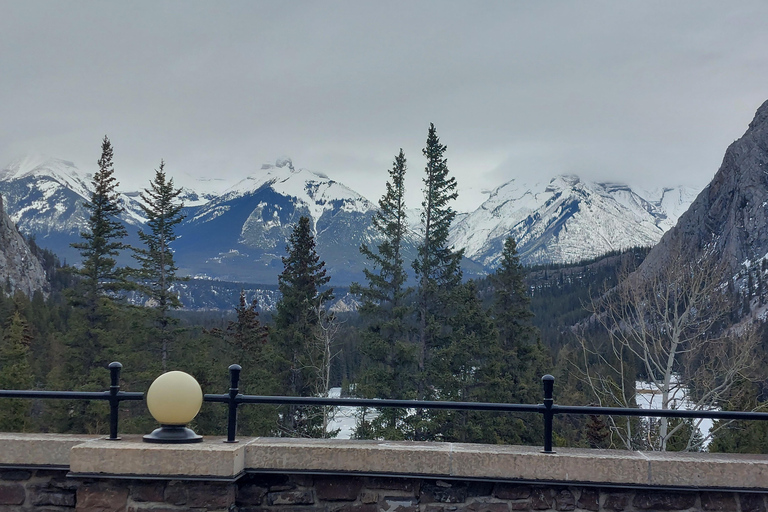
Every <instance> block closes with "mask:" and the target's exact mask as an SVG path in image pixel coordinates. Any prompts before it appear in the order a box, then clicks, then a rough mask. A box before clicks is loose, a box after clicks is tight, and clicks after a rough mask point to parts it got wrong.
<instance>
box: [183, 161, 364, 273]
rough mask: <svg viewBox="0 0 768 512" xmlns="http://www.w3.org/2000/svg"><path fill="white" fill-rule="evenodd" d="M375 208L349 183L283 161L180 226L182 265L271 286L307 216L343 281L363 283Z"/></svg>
mask: <svg viewBox="0 0 768 512" xmlns="http://www.w3.org/2000/svg"><path fill="white" fill-rule="evenodd" d="M374 211H375V206H374V204H373V203H371V202H370V201H368V200H367V199H366V198H364V197H363V196H361V195H360V194H358V193H357V192H355V191H353V190H351V189H349V188H348V187H346V186H344V185H343V184H341V183H338V182H336V181H333V180H331V179H330V178H328V177H327V176H324V175H321V174H318V173H313V172H311V171H308V170H306V169H295V168H294V167H293V164H292V162H291V161H290V159H280V160H278V161H277V162H276V164H275V165H271V164H267V165H264V166H262V168H261V170H260V172H257V173H255V174H253V175H251V176H249V177H248V178H246V179H244V180H242V181H240V182H239V183H237V184H235V185H234V186H233V187H231V188H230V189H228V190H227V191H226V192H224V194H222V195H221V196H220V197H218V198H216V199H214V200H212V201H211V202H209V203H208V204H206V205H204V206H202V207H200V208H199V209H197V210H196V211H195V213H194V214H192V215H191V216H190V217H189V218H188V219H187V221H186V222H184V223H183V224H182V225H180V226H179V234H180V237H179V241H178V245H177V247H178V253H179V261H180V268H184V269H185V271H186V272H188V273H189V274H191V275H208V276H213V275H216V276H225V277H226V279H230V280H246V279H249V278H250V279H253V278H254V276H258V278H259V279H261V280H262V281H259V282H271V281H272V280H275V279H276V276H277V274H278V273H279V272H280V270H281V269H282V262H281V260H280V258H281V257H282V256H284V254H285V246H286V243H287V241H288V239H289V237H290V235H291V232H292V231H293V228H294V226H295V225H296V223H297V222H298V220H299V218H300V217H301V216H307V217H309V218H310V221H311V223H312V227H313V231H314V235H315V241H316V244H317V252H318V254H319V255H320V257H321V259H324V260H325V261H326V263H327V266H328V267H327V268H328V271H329V273H330V274H331V275H333V276H334V279H335V281H336V282H339V281H341V282H348V280H350V279H357V280H359V279H360V278H361V277H362V269H363V267H364V264H365V261H364V258H363V257H362V256H361V255H360V252H359V247H360V244H361V243H363V242H365V243H370V242H371V241H372V240H373V238H374V237H375V233H374V232H373V229H372V227H371V216H372V215H373V212H374ZM185 252H186V255H185V254H184V253H185ZM190 256H191V257H190ZM246 276H248V277H246Z"/></svg>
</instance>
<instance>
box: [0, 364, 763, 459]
mask: <svg viewBox="0 0 768 512" xmlns="http://www.w3.org/2000/svg"><path fill="white" fill-rule="evenodd" d="M122 367H123V365H122V364H120V363H117V362H114V363H111V364H110V365H109V371H110V380H111V384H110V387H109V390H108V391H38V390H29V391H27V390H23V391H22V390H0V398H20V399H54V400H56V399H58V400H106V401H108V402H109V405H110V421H109V438H108V439H111V440H118V439H120V438H119V437H118V406H119V404H120V402H122V401H126V400H143V399H144V393H134V392H125V391H120V371H121V369H122ZM241 371H242V368H241V367H240V365H237V364H233V365H231V366H230V367H229V375H230V387H229V392H228V393H226V394H206V395H204V396H203V400H204V401H206V402H214V403H224V404H227V406H228V409H229V415H228V420H227V441H226V442H228V443H236V442H237V439H236V436H237V409H238V407H239V406H240V405H243V404H269V405H294V406H298V405H304V406H318V407H338V406H346V407H370V408H373V409H383V408H398V409H443V410H445V409H449V410H459V411H488V412H506V413H511V412H524V413H536V414H541V415H542V416H543V418H544V450H543V451H544V452H545V453H554V451H553V450H552V437H553V436H552V421H553V418H554V417H555V415H558V414H561V415H569V414H577V415H595V416H640V417H651V418H692V419H701V418H706V419H713V420H750V421H754V420H757V421H768V412H744V411H702V410H696V411H685V410H679V409H640V408H629V407H596V406H574V405H555V403H554V399H553V396H552V394H553V388H554V382H555V378H554V377H553V376H551V375H545V376H544V377H542V379H541V380H542V384H543V386H544V402H543V403H542V404H506V403H487V402H447V401H435V400H432V401H429V400H388V399H378V398H376V399H371V398H323V397H304V396H261V395H244V394H242V393H240V389H239V382H240V372H241Z"/></svg>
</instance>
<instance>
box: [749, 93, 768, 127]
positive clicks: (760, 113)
mask: <svg viewBox="0 0 768 512" xmlns="http://www.w3.org/2000/svg"><path fill="white" fill-rule="evenodd" d="M767 122H768V100H766V101H765V102H764V103H763V104H762V105H760V107H759V108H758V109H757V112H755V117H754V119H752V122H751V123H749V129H750V130H752V129H755V128H757V127H758V126H760V125H762V124H764V123H767Z"/></svg>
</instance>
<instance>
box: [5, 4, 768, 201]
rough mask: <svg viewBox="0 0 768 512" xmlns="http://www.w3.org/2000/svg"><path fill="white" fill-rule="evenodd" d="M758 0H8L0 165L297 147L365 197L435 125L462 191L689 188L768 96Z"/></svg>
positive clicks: (245, 153)
mask: <svg viewBox="0 0 768 512" xmlns="http://www.w3.org/2000/svg"><path fill="white" fill-rule="evenodd" d="M767 20H768V2H765V1H763V0H758V1H754V2H748V1H733V2H723V1H716V2H706V1H702V0H696V1H675V2H668V1H660V2H640V1H632V2H616V1H606V2H600V1H572V2H571V1H569V2H561V1H547V2H533V1H529V2H515V1H511V0H503V1H498V2H493V1H447V0H436V1H417V0H407V1H403V2H397V1H390V0H388V1H359V0H357V1H344V2H340V1H339V2H332V1H322V2H321V1H308V2H307V1H295V0H294V1H290V2H289V1H274V2H269V1H260V2H257V1H205V2H195V1H183V2H176V1H162V0H151V1H146V2H140V1H135V0H134V1H129V2H125V1H121V2H117V1H115V2H109V1H101V0H99V1H73V0H68V1H66V2H64V1H56V2H43V1H33V0H27V1H17V0H0V49H1V50H0V85H1V86H0V112H1V113H2V116H0V165H1V166H4V165H6V164H7V163H10V161H12V160H13V159H15V158H18V157H21V156H23V155H25V154H29V153H43V154H47V155H50V156H55V157H59V158H63V159H66V160H72V161H74V162H75V164H76V165H77V166H78V167H79V168H81V169H83V170H87V171H91V172H92V171H93V170H95V168H96V166H95V162H96V160H97V159H98V157H99V153H100V141H101V138H102V137H103V135H104V134H108V136H109V137H110V139H111V140H112V143H113V145H114V148H115V168H116V173H117V176H118V179H119V180H120V181H121V182H122V183H123V185H124V188H126V189H128V188H139V187H142V186H144V185H146V183H147V180H148V179H149V178H150V177H151V175H152V170H153V169H154V168H156V167H157V165H158V163H159V161H160V159H161V158H164V159H165V160H166V164H167V165H166V170H167V171H168V172H169V174H170V175H171V176H175V177H177V178H176V180H177V182H179V181H187V180H186V178H184V174H186V175H189V176H199V177H221V178H225V179H226V180H228V181H230V182H232V183H234V182H235V181H238V180H239V179H241V178H243V177H245V176H246V175H248V174H252V173H255V172H258V170H259V169H260V167H261V164H263V163H266V162H274V161H275V159H276V158H278V157H281V156H290V157H291V158H292V159H293V162H294V165H295V166H296V167H305V168H308V169H311V170H313V171H318V172H323V173H325V174H327V175H329V176H330V177H331V178H333V179H336V180H338V181H341V182H343V183H345V184H347V185H348V186H350V187H351V188H353V189H355V190H357V191H358V192H360V193H362V194H363V195H366V196H367V197H368V198H369V199H371V200H374V201H376V200H378V198H379V197H380V196H381V194H382V193H383V191H384V183H385V181H386V179H387V172H386V171H387V169H388V168H389V167H390V166H391V163H392V160H393V159H394V156H395V155H396V153H397V152H398V150H399V148H401V147H402V148H403V149H404V150H405V153H406V157H407V158H408V164H409V180H408V189H409V196H408V197H409V200H410V204H409V206H417V203H418V202H419V201H420V189H421V182H420V180H421V177H422V174H423V169H424V158H423V156H422V155H421V149H422V148H423V147H424V142H425V140H426V136H427V128H428V126H429V123H430V122H433V123H435V126H436V127H437V131H438V135H439V136H440V139H441V141H442V143H443V144H446V145H447V146H448V151H447V157H448V164H449V169H450V170H451V172H452V173H453V175H455V176H456V178H457V180H458V182H459V187H460V196H461V197H460V198H461V202H460V203H459V204H458V205H457V206H458V207H459V209H466V208H469V207H470V206H476V203H479V200H480V197H479V193H480V191H481V190H482V189H491V188H494V187H496V186H498V185H501V184H502V183H504V182H506V181H508V180H509V179H512V178H518V179H532V180H534V179H535V180H540V179H547V180H548V179H549V178H550V177H552V176H555V175H557V174H562V173H576V174H579V175H581V176H582V177H584V178H587V179H595V180H610V181H624V182H630V183H633V184H636V185H640V186H645V187H652V186H665V185H678V184H683V185H689V186H693V187H697V188H703V187H704V186H705V185H706V184H707V183H708V182H709V180H710V179H711V178H712V176H713V175H714V173H715V171H716V170H717V168H718V167H719V165H720V162H721V160H722V156H723V153H724V151H725V149H726V147H727V146H728V144H730V143H731V142H733V141H734V140H735V139H737V138H738V137H740V136H741V135H742V134H743V133H744V131H745V130H746V128H747V125H748V124H749V122H750V121H751V120H752V117H753V115H754V112H755V110H756V109H757V107H759V106H760V104H762V102H763V101H765V100H766V99H768V30H766V21H767Z"/></svg>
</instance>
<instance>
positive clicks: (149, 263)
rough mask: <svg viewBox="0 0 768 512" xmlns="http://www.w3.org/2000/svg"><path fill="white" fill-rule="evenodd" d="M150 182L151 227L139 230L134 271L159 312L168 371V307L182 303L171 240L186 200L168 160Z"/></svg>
mask: <svg viewBox="0 0 768 512" xmlns="http://www.w3.org/2000/svg"><path fill="white" fill-rule="evenodd" d="M149 185H150V188H148V189H144V191H143V192H142V193H141V198H142V199H143V200H144V203H143V204H141V205H140V206H141V209H142V210H143V212H144V215H145V216H146V218H147V227H148V228H149V231H148V232H147V231H144V230H141V231H139V238H140V239H141V241H142V242H143V243H144V247H143V248H134V255H133V257H134V258H135V259H136V260H137V261H138V263H139V265H140V267H139V268H138V269H135V270H133V271H132V273H133V275H134V277H136V278H137V279H138V288H139V291H140V292H142V293H143V294H144V295H145V296H146V297H147V298H148V299H149V300H150V302H151V304H152V305H153V307H154V309H155V311H156V313H157V319H156V322H157V327H158V331H159V332H158V337H159V338H160V342H161V361H162V367H163V371H166V367H167V360H168V346H169V343H170V341H171V333H170V332H169V325H170V324H171V319H170V318H169V316H168V311H169V310H170V309H171V308H179V307H181V302H179V299H178V296H177V294H176V293H174V292H173V290H172V288H173V285H174V284H175V283H176V282H177V281H178V280H179V279H178V278H177V277H176V271H177V270H178V268H177V267H176V263H175V262H174V258H173V251H172V250H171V243H172V242H173V241H174V240H176V235H175V233H174V228H175V227H176V225H178V224H179V223H180V222H181V221H182V220H184V215H183V214H182V213H181V211H182V209H183V208H184V204H183V203H182V202H180V201H177V198H178V197H179V195H180V194H181V189H180V188H174V186H173V178H171V179H167V178H166V175H165V162H164V161H162V160H161V161H160V168H159V169H156V170H155V178H154V179H153V180H152V181H151V182H150V184H149Z"/></svg>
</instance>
